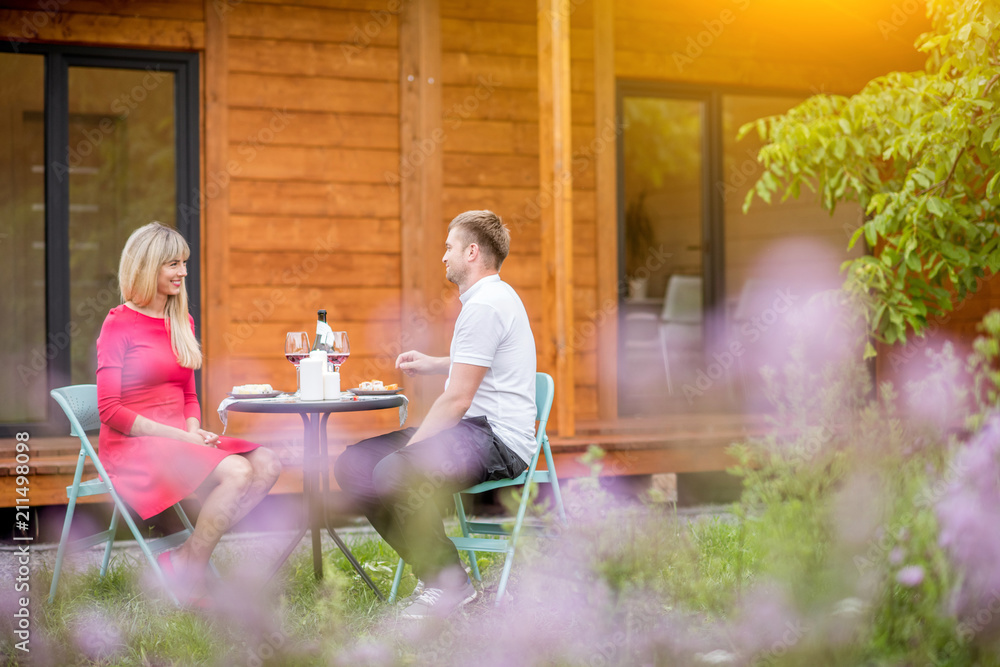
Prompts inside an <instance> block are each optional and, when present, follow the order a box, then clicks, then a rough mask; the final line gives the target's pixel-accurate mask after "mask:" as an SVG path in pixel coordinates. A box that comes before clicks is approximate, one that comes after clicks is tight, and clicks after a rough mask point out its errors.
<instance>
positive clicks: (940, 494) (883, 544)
mask: <svg viewBox="0 0 1000 667" xmlns="http://www.w3.org/2000/svg"><path fill="white" fill-rule="evenodd" d="M966 472H968V469H967V467H966V466H965V465H964V464H960V463H959V461H958V460H957V459H956V458H954V457H953V458H952V459H951V461H949V462H948V467H947V469H946V470H945V474H944V477H943V478H942V479H939V480H938V481H937V482H935V483H934V484H933V485H932V486H927V487H924V488H923V489H922V490H921V492H920V494H919V495H918V496H917V499H916V502H915V503H914V507H916V508H918V509H920V508H925V507H934V506H935V505H937V504H938V503H939V502H940V501H941V499H942V498H944V496H945V494H946V493H947V492H948V489H949V487H951V486H952V485H953V484H954V483H955V482H956V481H957V480H958V479H960V478H961V477H963V476H964V475H965V473H966ZM916 519H917V513H916V511H914V510H907V511H906V512H905V513H903V515H902V516H900V517H898V518H897V519H895V520H894V521H892V522H891V523H889V524H887V525H884V526H882V527H880V528H879V529H878V530H877V531H876V537H873V538H872V539H870V540H869V541H868V550H867V551H866V552H865V554H864V555H863V556H861V555H858V556H855V557H854V559H853V560H854V567H855V569H857V571H858V574H859V575H863V574H865V573H866V572H868V571H869V570H871V569H874V568H875V567H876V566H877V564H878V563H881V562H884V561H886V560H887V558H888V556H887V554H889V552H891V551H892V549H893V547H894V546H896V540H897V539H898V538H899V536H901V535H905V534H906V533H907V532H908V531H909V528H910V526H912V525H913V522H914V521H916Z"/></svg>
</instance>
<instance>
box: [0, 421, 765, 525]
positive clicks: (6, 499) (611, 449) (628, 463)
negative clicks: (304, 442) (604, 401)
mask: <svg viewBox="0 0 1000 667" xmlns="http://www.w3.org/2000/svg"><path fill="white" fill-rule="evenodd" d="M763 430H764V424H763V420H762V419H759V418H754V417H746V416H741V415H704V414H699V415H672V416H669V417H662V418H643V419H622V420H617V421H590V422H580V423H578V424H577V432H576V434H575V435H574V436H572V437H559V436H556V437H553V438H552V439H551V443H552V450H553V455H554V457H555V463H556V469H557V470H558V471H559V477H560V478H571V477H581V476H586V475H588V474H590V470H589V468H587V466H585V465H583V464H582V463H580V461H579V459H580V457H581V456H582V455H583V454H584V453H585V452H586V451H587V449H588V448H589V447H590V446H591V445H598V446H599V447H601V448H602V449H604V450H605V452H606V453H607V456H606V457H605V459H604V461H603V467H602V470H601V474H602V475H616V476H617V475H648V474H654V473H664V472H675V473H676V472H680V473H684V472H707V471H713V470H724V469H726V468H727V467H729V466H730V465H732V464H733V463H734V462H733V460H732V459H731V457H730V456H729V455H728V454H727V453H726V448H727V447H728V446H729V445H730V444H731V443H733V442H735V441H738V440H740V439H742V438H744V437H746V436H747V435H752V434H759V433H762V432H763ZM262 442H265V443H267V442H268V441H267V440H262ZM284 442H285V444H279V445H274V444H269V445H268V446H271V447H272V448H274V449H275V450H276V451H277V453H278V455H279V457H280V458H281V461H282V463H283V464H284V471H283V472H282V474H281V477H280V478H279V479H278V483H277V484H276V485H275V487H274V489H273V490H272V494H293V493H301V492H302V456H301V449H300V447H299V446H298V443H288V442H287V440H286V441H284ZM348 444H350V443H349V442H336V441H334V442H331V443H330V446H331V460H333V459H334V458H335V457H336V454H337V452H339V451H340V450H342V449H343V447H345V446H347V445H348ZM14 445H15V443H14V441H13V440H0V507H11V506H13V505H14V498H15V495H14V487H15V480H16V476H15V466H16V462H15V461H14V455H15V451H14ZM79 451H80V446H79V441H78V440H77V439H76V438H70V437H65V438H38V439H33V440H32V441H31V451H30V455H31V462H30V468H31V474H30V476H29V482H30V488H29V498H30V500H31V505H32V506H35V507H38V506H43V505H62V504H65V503H66V487H67V486H68V485H70V484H72V482H73V472H74V470H75V469H76V463H77V456H78V454H79ZM543 465H544V462H543ZM88 469H89V472H90V475H91V476H92V475H93V468H92V467H89V468H88ZM331 481H332V478H331ZM100 500H101V499H100V497H98V498H96V499H95V498H84V499H81V502H95V501H100Z"/></svg>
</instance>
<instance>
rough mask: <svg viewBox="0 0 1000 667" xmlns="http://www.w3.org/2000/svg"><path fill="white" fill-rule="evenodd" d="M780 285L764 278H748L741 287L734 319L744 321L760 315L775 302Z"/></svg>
mask: <svg viewBox="0 0 1000 667" xmlns="http://www.w3.org/2000/svg"><path fill="white" fill-rule="evenodd" d="M780 287H781V286H780V285H779V284H778V283H776V282H774V281H772V280H767V279H764V278H747V280H746V282H745V283H743V287H742V288H741V289H740V296H739V300H738V301H737V302H736V308H735V309H734V310H733V320H735V321H737V322H744V321H747V320H749V319H751V318H752V317H759V316H760V315H761V313H763V312H764V311H765V310H767V309H768V308H769V307H770V306H771V304H773V303H774V300H775V297H776V296H778V294H779V293H780V292H779V290H780Z"/></svg>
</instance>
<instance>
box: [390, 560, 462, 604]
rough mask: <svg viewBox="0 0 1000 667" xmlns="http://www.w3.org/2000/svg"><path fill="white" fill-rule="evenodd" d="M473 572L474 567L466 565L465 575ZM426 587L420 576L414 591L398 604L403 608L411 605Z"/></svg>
mask: <svg viewBox="0 0 1000 667" xmlns="http://www.w3.org/2000/svg"><path fill="white" fill-rule="evenodd" d="M463 567H465V566H463ZM471 574H472V568H471V567H465V576H466V577H469V576H470V575H471ZM424 588H426V586H425V585H424V580H423V579H420V578H419V577H418V578H417V585H416V586H414V587H413V591H412V592H411V593H410V594H409V595H407V596H406V597H405V598H403V599H402V600H399V601H398V602H397V604H398V605H399V606H401V607H403V608H406V607H409V606H410V605H411V604H413V603H414V602H416V601H417V598H418V597H420V594H421V593H423V592H424Z"/></svg>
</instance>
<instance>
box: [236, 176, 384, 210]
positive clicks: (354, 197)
mask: <svg viewBox="0 0 1000 667" xmlns="http://www.w3.org/2000/svg"><path fill="white" fill-rule="evenodd" d="M229 198H230V209H231V211H232V213H234V214H244V213H246V214H254V215H276V216H283V217H295V216H335V217H344V218H348V217H361V218H398V217H399V195H398V194H397V192H396V190H395V189H394V188H392V187H391V186H389V185H368V184H364V183H358V184H342V183H298V182H277V181H251V180H243V179H236V180H234V181H233V183H232V185H231V186H230V187H229Z"/></svg>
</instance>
